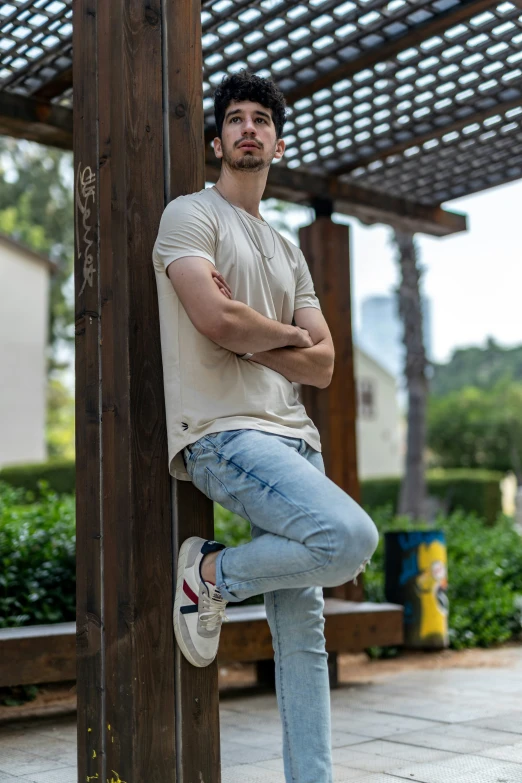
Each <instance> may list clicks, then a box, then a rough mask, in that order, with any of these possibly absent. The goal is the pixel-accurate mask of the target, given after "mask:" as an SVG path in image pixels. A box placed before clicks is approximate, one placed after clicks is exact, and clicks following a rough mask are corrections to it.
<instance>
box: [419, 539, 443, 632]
mask: <svg viewBox="0 0 522 783" xmlns="http://www.w3.org/2000/svg"><path fill="white" fill-rule="evenodd" d="M417 562H418V568H419V573H418V575H417V577H416V579H415V590H416V592H417V595H418V596H419V599H420V602H421V612H420V615H421V625H420V630H419V636H420V641H421V643H422V644H423V645H425V646H426V647H431V646H433V647H445V646H447V644H448V641H449V640H448V620H447V618H448V608H449V602H448V596H447V589H448V569H447V555H446V547H445V546H444V545H443V544H442V543H440V542H439V541H432V542H431V543H429V544H425V543H423V544H421V545H420V546H419V548H418V550H417Z"/></svg>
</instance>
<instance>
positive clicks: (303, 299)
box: [294, 251, 321, 310]
mask: <svg viewBox="0 0 522 783" xmlns="http://www.w3.org/2000/svg"><path fill="white" fill-rule="evenodd" d="M302 307H316V308H317V309H318V310H320V309H321V304H320V302H319V299H318V298H317V296H316V293H315V289H314V284H313V281H312V275H311V274H310V270H309V269H308V264H307V263H306V259H305V257H304V255H303V253H302V252H301V251H299V264H298V267H297V281H296V286H295V301H294V310H300V309H301V308H302Z"/></svg>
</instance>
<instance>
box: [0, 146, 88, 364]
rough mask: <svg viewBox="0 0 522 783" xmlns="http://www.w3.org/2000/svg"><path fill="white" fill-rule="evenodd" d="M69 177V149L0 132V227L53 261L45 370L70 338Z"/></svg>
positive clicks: (71, 220)
mask: <svg viewBox="0 0 522 783" xmlns="http://www.w3.org/2000/svg"><path fill="white" fill-rule="evenodd" d="M73 180H74V178H73V169H72V154H71V153H68V152H63V151H61V150H57V149H53V148H51V147H44V146H41V145H40V144H36V143H34V142H28V141H16V140H14V139H10V138H7V137H0V232H2V233H4V234H6V235H8V236H10V237H13V238H14V239H17V240H18V241H20V242H22V243H23V244H26V245H27V246H28V247H30V248H32V249H33V250H37V251H38V252H40V253H43V254H45V255H47V256H48V257H49V258H50V259H51V260H53V261H55V263H56V264H57V266H58V271H57V274H55V275H52V276H51V290H50V312H49V364H48V370H49V373H52V371H53V370H54V369H55V368H56V367H61V366H63V365H61V364H60V361H59V349H60V347H63V345H66V344H68V345H70V346H71V347H72V344H73V341H74V310H73V296H72V286H71V282H72V272H73V264H74V193H73V188H74V182H73ZM68 288H69V291H68Z"/></svg>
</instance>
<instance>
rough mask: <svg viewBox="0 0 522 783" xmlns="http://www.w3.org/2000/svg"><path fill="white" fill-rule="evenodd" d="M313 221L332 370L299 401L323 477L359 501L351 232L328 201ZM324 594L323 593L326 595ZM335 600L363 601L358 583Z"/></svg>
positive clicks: (308, 243)
mask: <svg viewBox="0 0 522 783" xmlns="http://www.w3.org/2000/svg"><path fill="white" fill-rule="evenodd" d="M314 207H315V211H316V219H315V221H314V222H313V223H312V224H311V225H309V226H305V227H304V228H302V229H300V231H299V237H300V244H301V249H302V251H303V253H304V255H305V258H306V260H307V262H308V266H309V268H310V272H311V275H312V278H313V281H314V286H315V291H316V293H317V296H318V297H319V300H320V302H321V307H322V310H323V313H324V317H325V318H326V321H327V322H328V326H329V328H330V331H331V333H332V339H333V343H334V348H335V369H334V374H333V378H332V382H331V383H330V385H329V386H328V388H327V389H317V388H315V387H314V386H303V387H302V397H303V403H304V405H305V408H306V410H307V413H308V415H309V416H310V417H311V419H312V420H313V421H314V423H315V424H316V426H317V428H318V430H319V433H320V435H321V443H322V448H323V458H324V463H325V469H326V475H327V476H328V477H329V478H331V479H332V481H335V483H336V484H338V485H339V486H340V487H341V488H342V489H344V491H345V492H347V493H348V494H349V495H350V496H351V497H353V498H354V500H357V501H358V502H359V500H360V487H359V479H358V475H357V445H356V415H357V399H356V388H355V377H354V362H353V341H352V309H351V293H350V233H349V228H348V227H347V226H342V225H339V224H338V223H333V222H332V219H331V214H332V203H331V202H330V201H329V200H327V199H324V200H320V201H319V200H317V201H316V202H315V203H314ZM325 594H327V593H326V591H325ZM328 594H329V595H331V596H334V597H335V598H347V599H349V600H352V601H354V600H359V601H360V600H362V597H363V596H362V583H361V580H360V579H359V580H358V585H354V584H353V582H350V583H349V584H347V585H342V586H341V587H335V588H332V589H331V590H330V591H329V593H328Z"/></svg>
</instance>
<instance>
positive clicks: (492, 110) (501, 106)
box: [334, 0, 522, 177]
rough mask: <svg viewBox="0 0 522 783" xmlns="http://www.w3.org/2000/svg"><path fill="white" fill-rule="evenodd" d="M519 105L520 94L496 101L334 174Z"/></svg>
mask: <svg viewBox="0 0 522 783" xmlns="http://www.w3.org/2000/svg"><path fill="white" fill-rule="evenodd" d="M521 2H522V0H521ZM521 105H522V97H520V96H519V97H518V98H515V99H513V100H511V101H503V102H500V103H497V104H496V105H495V106H489V107H488V108H487V109H484V110H482V111H478V112H475V113H474V114H470V115H468V116H467V117H465V118H464V119H462V120H457V121H456V122H449V123H448V124H447V125H442V126H440V127H438V128H435V129H433V130H431V131H430V132H428V133H422V134H421V135H420V136H414V137H413V138H411V139H409V140H408V141H401V142H399V143H398V144H392V145H391V146H389V147H386V148H385V149H382V150H379V152H375V153H373V154H372V155H367V156H366V157H364V158H357V160H354V161H353V163H348V164H346V165H345V166H339V168H337V169H335V171H334V175H335V176H336V177H341V176H342V175H343V174H349V173H350V171H354V170H355V169H358V168H360V167H361V166H367V165H368V164H369V163H373V161H376V160H385V159H386V158H388V157H389V156H390V155H400V154H402V153H403V152H404V150H407V149H409V148H410V147H418V146H420V145H422V144H424V143H425V142H426V141H430V140H431V139H441V138H442V137H443V136H445V135H446V134H447V133H452V132H453V131H460V130H462V129H463V128H466V127H467V126H468V125H473V124H475V123H479V124H480V123H482V122H484V120H487V119H488V118H489V117H494V116H495V115H496V114H504V112H507V111H509V110H510V109H516V108H518V107H519V106H521Z"/></svg>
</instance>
